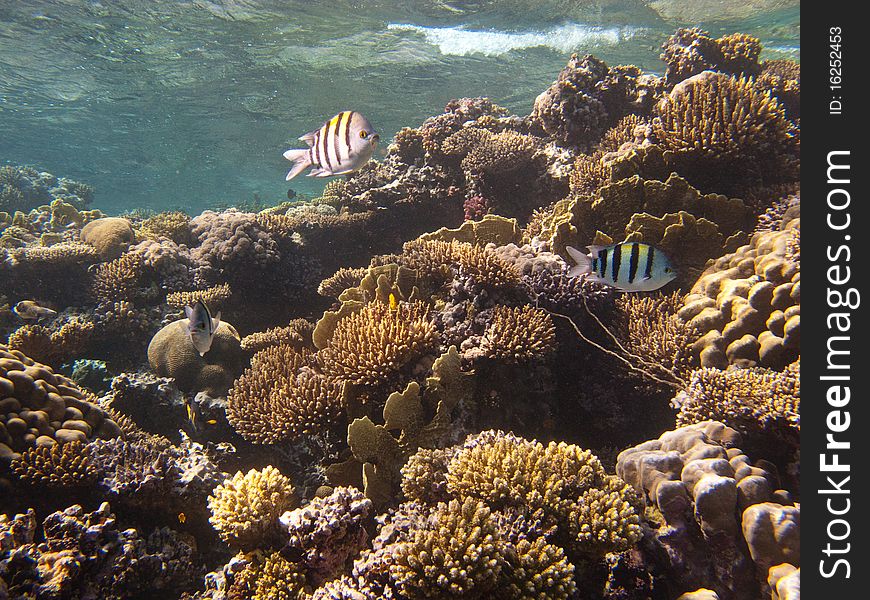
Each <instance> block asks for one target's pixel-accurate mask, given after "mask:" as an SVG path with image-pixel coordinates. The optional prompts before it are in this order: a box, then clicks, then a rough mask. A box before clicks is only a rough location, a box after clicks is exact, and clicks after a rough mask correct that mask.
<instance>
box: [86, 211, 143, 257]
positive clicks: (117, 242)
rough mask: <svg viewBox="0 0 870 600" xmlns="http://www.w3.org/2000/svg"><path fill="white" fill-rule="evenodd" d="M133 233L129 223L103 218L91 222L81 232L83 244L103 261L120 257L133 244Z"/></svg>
mask: <svg viewBox="0 0 870 600" xmlns="http://www.w3.org/2000/svg"><path fill="white" fill-rule="evenodd" d="M133 238H134V233H133V228H132V227H131V226H130V221H128V220H127V219H124V218H122V217H103V218H102V219H96V220H94V221H91V222H90V223H88V224H87V225H85V226H84V227H82V231H81V239H82V241H83V242H84V243H86V244H90V245H91V246H93V247H94V248H96V250H97V253H98V254H99V255H100V258H102V259H103V260H112V259H115V258H118V257H120V256H121V254H122V253H123V252H124V251H125V250H126V249H127V247H128V246H129V245H130V244H131V243H132V242H133Z"/></svg>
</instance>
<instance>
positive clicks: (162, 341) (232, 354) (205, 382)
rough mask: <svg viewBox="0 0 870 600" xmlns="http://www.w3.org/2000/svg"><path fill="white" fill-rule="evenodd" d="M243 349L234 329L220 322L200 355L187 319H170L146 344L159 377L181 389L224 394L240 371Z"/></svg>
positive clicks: (217, 394) (216, 394)
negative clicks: (209, 343)
mask: <svg viewBox="0 0 870 600" xmlns="http://www.w3.org/2000/svg"><path fill="white" fill-rule="evenodd" d="M243 357H244V352H243V351H242V348H241V338H240V337H239V334H238V333H237V332H236V330H235V328H234V327H233V326H232V325H230V324H229V323H227V322H226V321H221V322H220V325H218V328H217V330H216V331H215V335H214V338H213V340H212V345H211V348H210V349H209V351H208V352H207V353H206V354H205V356H200V355H199V352H197V351H196V348H194V346H193V343H192V342H191V341H190V334H189V333H188V331H187V319H179V320H177V321H173V322H171V323H170V324H169V325H166V326H165V327H163V328H162V329H161V330H160V331H158V332H157V333H156V334H154V337H153V338H152V339H151V342H150V343H149V344H148V363H149V364H150V365H151V369H152V370H153V371H154V372H155V373H157V375H159V376H161V377H173V378H174V379H175V382H176V384H177V385H178V388H179V389H180V390H183V391H194V392H198V391H205V392H208V394H209V395H210V396H221V395H223V394H225V393H226V391H227V390H228V389H229V387H230V385H232V382H233V380H234V379H235V378H236V376H237V375H238V373H240V372H241V370H242V361H243Z"/></svg>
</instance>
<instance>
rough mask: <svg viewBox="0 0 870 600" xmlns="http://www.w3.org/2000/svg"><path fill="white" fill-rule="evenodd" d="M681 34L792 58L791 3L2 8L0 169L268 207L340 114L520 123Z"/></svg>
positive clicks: (269, 1)
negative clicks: (476, 115)
mask: <svg viewBox="0 0 870 600" xmlns="http://www.w3.org/2000/svg"><path fill="white" fill-rule="evenodd" d="M689 25H700V26H702V27H704V28H705V29H707V30H708V31H710V32H711V33H713V34H715V35H721V34H723V33H730V32H733V31H743V32H747V33H750V34H753V35H755V36H757V37H759V38H761V40H762V42H763V43H764V45H765V48H766V50H765V55H764V57H765V58H783V57H785V58H793V59H799V44H800V15H799V3H798V2H796V1H794V0H754V1H752V2H738V1H729V2H723V1H721V0H695V1H691V0H653V1H650V0H647V1H641V0H598V1H584V0H561V1H555V0H553V1H548V0H544V1H541V0H502V1H496V0H489V1H486V0H480V1H477V2H473V1H468V2H460V1H453V2H451V1H447V0H442V1H437V0H413V1H397V0H393V1H386V0H374V1H362V0H357V1H353V0H334V1H331V2H323V1H320V0H317V1H278V0H223V1H219V0H216V1H207V0H188V1H180V0H179V1H175V2H160V3H157V2H152V1H150V0H149V1H146V0H126V1H115V0H105V2H98V1H89V0H31V1H18V0H0V164H5V163H13V164H30V165H33V166H36V167H38V168H40V169H43V170H47V171H50V172H52V173H54V174H55V175H58V176H65V177H70V178H73V179H77V180H80V181H83V182H86V183H90V184H91V185H93V186H94V187H95V188H96V197H95V201H94V205H95V206H96V207H98V208H102V209H103V210H106V211H108V212H120V211H125V210H131V209H134V208H147V209H152V210H164V209H172V208H182V209H184V210H186V211H188V212H191V213H194V212H199V211H201V210H203V209H205V208H208V207H216V206H227V205H233V204H238V203H250V202H253V201H257V202H261V203H267V204H275V203H278V202H280V201H282V200H284V199H285V198H286V194H287V188H288V185H287V183H285V182H284V175H285V173H286V168H287V163H286V161H284V159H283V158H282V156H281V154H282V152H283V151H284V150H285V149H286V148H289V147H294V146H296V147H298V146H299V145H300V144H299V142H297V141H296V138H297V137H298V136H299V135H302V134H303V133H305V132H307V131H309V130H311V129H314V128H316V127H317V126H319V124H320V123H321V122H323V120H324V119H326V118H328V117H330V116H331V115H333V114H335V113H336V112H338V111H340V110H344V109H348V108H351V109H354V110H358V111H360V112H362V113H363V114H365V115H366V116H368V117H369V119H370V120H371V121H372V122H373V123H374V124H375V126H376V127H377V128H378V129H379V131H380V132H381V134H382V138H385V139H389V138H390V137H391V136H392V135H393V134H394V133H395V132H396V131H397V130H398V129H400V128H401V127H403V126H411V127H413V126H417V125H419V124H420V123H421V122H422V121H423V120H424V119H425V118H426V117H428V116H430V115H433V114H438V113H439V112H441V111H442V110H443V107H444V105H445V104H446V102H447V101H448V100H450V99H452V98H457V97H463V96H488V97H490V98H492V99H493V100H494V101H496V102H497V103H499V104H501V105H503V106H505V107H507V108H509V109H510V110H511V111H513V112H515V113H516V114H528V113H529V112H530V110H531V106H532V102H533V100H534V98H535V96H537V95H538V94H539V93H540V92H541V91H543V90H544V89H545V88H546V87H547V86H548V85H549V84H550V83H551V82H552V81H553V80H554V79H555V77H556V75H557V73H558V72H559V70H560V69H561V68H562V67H563V66H564V64H565V63H566V61H567V59H568V57H569V56H570V55H571V53H572V52H578V53H593V54H596V55H597V56H599V57H601V58H603V59H604V60H605V61H607V62H608V63H610V64H625V63H633V64H637V65H639V66H640V67H642V68H644V69H645V70H649V71H654V72H660V71H661V70H662V67H663V65H662V64H661V63H660V61H659V59H658V55H659V48H660V46H661V44H662V42H664V40H665V39H666V38H667V36H668V35H670V34H671V33H673V31H674V29H676V28H677V27H679V26H689ZM323 184H324V181H323V180H313V179H308V178H305V177H300V178H297V179H296V180H294V181H293V182H292V187H293V188H294V189H295V190H296V191H298V192H303V193H306V194H316V193H317V192H318V191H319V190H320V189H321V188H322V186H323Z"/></svg>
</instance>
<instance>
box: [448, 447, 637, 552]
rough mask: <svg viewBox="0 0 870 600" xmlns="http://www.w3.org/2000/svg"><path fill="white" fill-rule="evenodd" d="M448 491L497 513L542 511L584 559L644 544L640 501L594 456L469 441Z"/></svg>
mask: <svg viewBox="0 0 870 600" xmlns="http://www.w3.org/2000/svg"><path fill="white" fill-rule="evenodd" d="M447 489H448V491H449V492H450V493H451V494H454V495H455V496H457V497H459V498H479V499H482V500H484V501H485V502H487V504H488V505H489V506H491V507H492V508H494V509H501V508H506V507H510V506H517V507H522V508H524V509H528V510H530V511H533V512H534V511H540V513H541V514H543V515H544V516H545V517H547V518H548V519H549V520H551V521H552V522H554V523H555V524H556V525H557V526H558V527H559V528H560V529H562V530H564V532H565V533H567V534H568V535H569V536H570V539H571V544H572V546H573V548H574V549H575V550H576V551H578V552H584V553H596V554H598V553H606V552H612V551H621V550H625V549H627V548H628V547H630V546H631V545H633V544H634V543H635V542H637V541H638V540H639V539H640V537H641V532H640V520H639V516H638V508H639V499H638V497H637V495H636V493H635V492H634V491H633V490H632V488H631V487H630V486H629V485H628V484H626V483H625V482H624V481H622V480H621V479H619V478H618V477H614V476H611V475H607V473H606V472H605V471H604V468H603V467H602V466H601V462H600V461H599V460H598V459H597V458H596V457H595V456H594V455H593V454H592V453H591V452H589V451H587V450H583V449H581V448H579V447H578V446H575V445H573V444H565V443H564V442H562V443H558V444H557V443H555V442H550V444H549V445H548V446H544V445H543V444H541V443H539V442H537V441H528V440H525V439H523V438H520V437H517V436H514V435H512V434H504V433H502V432H493V431H488V432H484V433H482V434H479V435H478V436H477V437H476V438H471V439H470V440H468V441H466V443H465V446H464V447H463V448H461V449H460V450H459V451H458V452H457V454H456V455H455V456H454V457H453V458H452V459H451V460H450V463H449V464H448V467H447Z"/></svg>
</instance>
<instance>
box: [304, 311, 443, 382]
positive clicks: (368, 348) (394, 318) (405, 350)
mask: <svg viewBox="0 0 870 600" xmlns="http://www.w3.org/2000/svg"><path fill="white" fill-rule="evenodd" d="M437 343H438V335H437V331H436V329H435V325H434V323H433V322H432V320H431V319H430V318H429V317H428V309H427V308H426V306H425V305H423V304H421V303H417V302H414V303H403V304H399V305H398V306H396V307H395V308H392V307H390V306H389V305H386V304H382V303H380V302H373V303H371V304H368V305H366V306H365V307H364V308H363V309H362V310H360V311H359V312H357V313H354V314H352V315H349V316H347V317H345V318H343V319H341V320H340V321H339V322H338V323H337V325H336V326H335V330H334V331H333V334H332V337H331V338H330V340H329V345H328V346H327V347H326V348H324V349H323V350H321V351H320V352H318V353H317V359H318V363H319V364H320V366H321V369H322V370H323V372H324V373H325V374H326V375H328V376H331V377H334V378H336V379H340V380H343V381H349V382H351V383H355V384H360V385H369V386H375V385H379V384H382V383H384V382H386V381H388V380H389V379H390V378H391V377H392V376H393V375H395V374H396V373H398V372H399V371H400V370H401V369H402V368H403V367H405V366H406V365H408V364H409V363H411V362H412V361H414V360H416V359H417V358H419V357H421V356H423V355H424V354H426V353H427V352H429V351H430V350H432V349H434V348H435V346H436V345H437Z"/></svg>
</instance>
